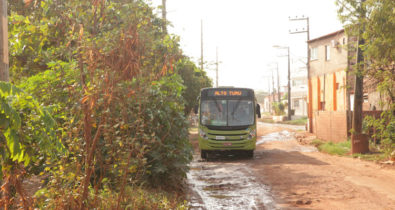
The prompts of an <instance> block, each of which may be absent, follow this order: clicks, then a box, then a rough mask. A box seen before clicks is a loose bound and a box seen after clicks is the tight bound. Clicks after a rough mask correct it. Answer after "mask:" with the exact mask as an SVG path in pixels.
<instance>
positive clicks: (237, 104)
mask: <svg viewBox="0 0 395 210" xmlns="http://www.w3.org/2000/svg"><path fill="white" fill-rule="evenodd" d="M240 102H241V99H239V100H238V101H237V103H236V106H235V108H234V109H233V112H232V116H234V115H235V112H236V110H237V108H238V107H239V105H240Z"/></svg>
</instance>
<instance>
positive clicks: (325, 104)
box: [308, 29, 378, 142]
mask: <svg viewBox="0 0 395 210" xmlns="http://www.w3.org/2000/svg"><path fill="white" fill-rule="evenodd" d="M356 41H357V40H356V39H355V38H353V37H347V36H346V34H345V32H344V29H342V30H339V31H336V32H333V33H330V34H327V35H324V36H321V37H318V38H315V39H311V40H309V41H308V46H309V53H310V61H309V70H308V118H309V125H308V127H309V131H310V132H312V133H314V134H316V135H317V137H318V138H320V139H323V140H328V141H334V142H337V141H345V140H346V139H347V137H348V135H349V130H350V129H351V122H352V118H351V117H352V110H353V104H354V102H353V101H354V96H353V94H354V81H355V79H354V78H355V75H353V74H351V73H348V72H349V71H347V70H348V69H350V70H352V68H353V65H354V64H355V62H356V59H355V53H356V50H355V49H356V43H357V42H356ZM369 83H370V81H369V78H365V80H364V84H369ZM377 104H378V102H377V92H375V88H365V89H364V103H363V111H368V110H376V108H378V107H377Z"/></svg>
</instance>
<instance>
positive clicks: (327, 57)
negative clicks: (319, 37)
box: [325, 45, 331, 61]
mask: <svg viewBox="0 0 395 210" xmlns="http://www.w3.org/2000/svg"><path fill="white" fill-rule="evenodd" d="M330 59H331V47H330V46H329V45H325V60H327V61H329V60H330Z"/></svg>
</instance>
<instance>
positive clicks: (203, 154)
mask: <svg viewBox="0 0 395 210" xmlns="http://www.w3.org/2000/svg"><path fill="white" fill-rule="evenodd" d="M200 157H201V158H202V159H206V158H207V150H200Z"/></svg>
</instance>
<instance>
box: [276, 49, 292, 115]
mask: <svg viewBox="0 0 395 210" xmlns="http://www.w3.org/2000/svg"><path fill="white" fill-rule="evenodd" d="M273 47H274V48H277V49H287V52H288V55H287V56H288V120H291V62H290V61H291V60H290V57H291V54H290V52H289V46H279V45H274V46H273Z"/></svg>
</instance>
